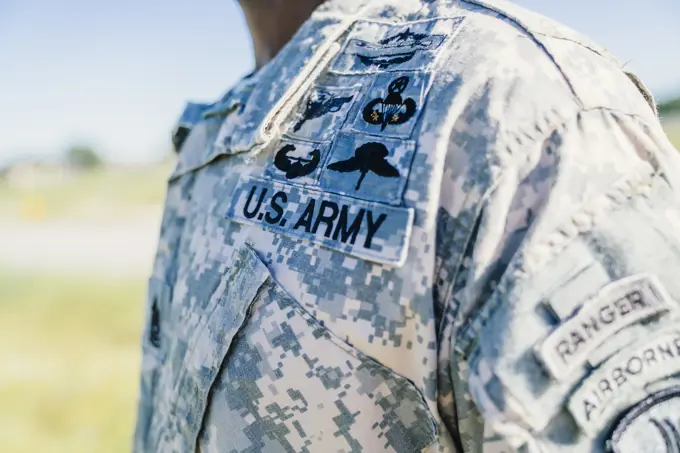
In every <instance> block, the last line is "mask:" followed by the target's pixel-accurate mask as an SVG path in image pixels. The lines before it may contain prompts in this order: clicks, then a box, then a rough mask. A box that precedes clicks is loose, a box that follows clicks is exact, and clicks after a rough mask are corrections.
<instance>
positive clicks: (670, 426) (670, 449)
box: [649, 418, 680, 453]
mask: <svg viewBox="0 0 680 453" xmlns="http://www.w3.org/2000/svg"><path fill="white" fill-rule="evenodd" d="M649 423H651V424H652V425H654V427H655V428H656V429H658V430H659V433H660V434H661V437H663V441H664V443H665V444H666V452H667V453H680V431H678V427H680V419H678V422H677V423H673V421H671V420H670V419H669V418H664V419H663V420H661V421H659V420H657V419H655V418H651V419H650V420H649Z"/></svg>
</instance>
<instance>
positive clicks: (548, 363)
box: [536, 274, 675, 380]
mask: <svg viewBox="0 0 680 453" xmlns="http://www.w3.org/2000/svg"><path fill="white" fill-rule="evenodd" d="M674 306H675V304H674V303H673V302H672V301H671V299H670V297H669V296H668V295H667V294H666V292H665V291H664V289H663V286H662V285H661V283H660V282H659V280H658V279H657V278H656V277H655V276H653V275H648V274H641V275H635V276H632V277H628V278H625V279H621V280H619V281H616V282H614V283H611V284H609V285H607V286H605V287H604V288H603V289H602V290H601V291H600V292H599V293H598V294H597V295H596V296H595V297H594V298H593V299H591V300H589V301H588V302H586V303H585V304H584V305H583V306H582V307H581V309H580V310H579V311H578V312H577V313H576V314H575V315H574V316H573V317H571V318H570V319H569V320H567V321H565V322H564V323H562V324H561V325H560V326H559V327H558V328H557V329H555V330H554V331H553V332H552V333H551V334H550V336H548V338H546V339H545V341H543V343H542V344H540V345H539V346H538V348H537V350H536V353H537V355H538V357H539V359H540V360H541V362H543V364H544V365H545V367H546V368H547V369H548V371H550V373H551V374H552V375H553V376H554V377H555V378H556V379H558V380H562V379H564V378H566V377H568V376H569V375H570V374H571V373H572V372H573V371H574V370H575V369H577V368H578V367H580V366H581V365H583V364H584V363H585V362H586V361H587V360H588V357H589V356H590V354H591V353H592V352H593V351H594V350H595V349H597V347H598V346H600V345H601V344H602V343H603V342H604V341H605V340H606V339H607V338H609V337H611V336H612V335H614V334H615V333H616V332H618V331H620V330H621V329H624V328H625V327H628V326H630V325H632V324H634V323H636V322H638V321H641V320H643V319H646V318H649V317H651V316H654V315H656V314H659V313H662V312H665V311H668V310H671V309H672V308H673V307H674Z"/></svg>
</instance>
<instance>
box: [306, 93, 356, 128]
mask: <svg viewBox="0 0 680 453" xmlns="http://www.w3.org/2000/svg"><path fill="white" fill-rule="evenodd" d="M352 99H353V97H352V96H344V97H337V96H334V95H333V94H331V93H329V92H328V91H324V90H319V91H316V92H315V93H314V94H313V95H312V96H310V97H309V99H308V100H307V105H306V106H305V111H304V113H303V114H302V118H300V120H299V121H298V122H297V123H296V124H295V126H294V127H293V131H295V132H297V131H299V130H300V128H301V127H302V125H303V124H305V122H307V121H309V120H313V119H315V118H320V117H322V116H323V115H325V114H327V113H333V112H337V111H338V110H340V109H341V108H342V106H343V105H345V104H346V103H348V102H350V101H351V100H352Z"/></svg>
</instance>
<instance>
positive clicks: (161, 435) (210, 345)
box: [146, 246, 436, 453]
mask: <svg viewBox="0 0 680 453" xmlns="http://www.w3.org/2000/svg"><path fill="white" fill-rule="evenodd" d="M231 264H232V267H231V268H230V270H229V271H228V272H227V273H226V276H225V277H224V278H223V281H222V282H221V283H220V286H219V287H218V289H217V290H216V294H215V295H213V297H211V302H210V304H211V305H212V306H209V307H207V308H208V309H207V310H205V311H204V313H206V314H205V315H203V316H202V319H200V320H198V321H197V322H196V323H195V324H194V325H193V327H192V329H191V330H192V331H193V333H192V334H191V336H190V337H189V339H188V341H187V347H186V348H185V349H184V350H182V348H174V349H175V350H174V351H171V352H170V354H169V356H168V358H167V360H166V362H168V365H166V366H167V367H169V368H168V371H170V368H173V367H175V366H174V365H172V363H173V362H175V363H179V364H181V365H180V369H178V370H177V374H176V375H177V378H176V379H171V380H172V381H174V383H173V384H172V385H166V386H165V390H164V391H163V392H162V393H163V396H162V398H161V399H162V400H163V401H161V402H160V403H159V404H158V405H157V408H156V409H157V414H158V415H157V418H159V420H160V419H161V418H162V420H161V421H158V422H156V421H155V422H154V423H153V424H152V425H155V426H156V427H152V431H155V432H156V434H155V435H152V437H155V438H156V439H157V440H155V441H152V445H151V446H152V448H148V449H147V450H146V451H164V452H165V451H173V452H175V451H176V452H193V451H195V450H196V447H197V446H198V450H199V451H201V452H203V453H207V452H230V453H232V452H255V451H257V452H280V451H304V452H323V453H329V452H360V451H361V452H365V451H385V452H403V453H415V452H419V451H421V450H422V449H423V448H425V447H426V446H428V445H429V444H431V443H432V442H434V440H435V438H436V424H435V421H434V419H433V418H432V416H431V414H430V412H429V410H428V407H427V405H426V403H425V401H424V398H423V396H422V394H421V393H420V392H419V391H418V389H417V388H416V387H415V386H414V385H413V384H412V383H411V382H410V381H408V380H407V379H405V378H403V377H401V376H399V375H397V374H395V373H394V372H392V371H391V370H390V369H388V368H386V367H384V366H382V365H381V364H379V363H377V362H376V361H374V360H373V359H371V358H369V357H366V356H364V355H363V354H361V353H360V352H359V351H357V350H356V349H354V348H353V347H352V346H351V345H349V344H347V343H346V342H344V341H342V340H340V339H339V338H337V337H336V336H334V335H333V334H332V333H331V332H329V331H328V330H327V329H326V328H325V327H324V326H323V324H322V323H320V322H319V321H317V320H315V319H314V318H313V317H312V316H311V315H310V314H308V313H307V312H306V311H305V310H304V309H303V308H302V306H300V305H299V304H298V303H297V302H296V301H294V300H293V299H292V298H291V297H290V296H288V295H287V294H286V293H285V292H284V291H283V290H282V289H281V288H280V287H279V286H278V285H277V284H276V283H275V281H274V280H273V278H272V277H271V276H270V274H269V271H268V270H267V267H266V266H265V265H264V264H263V263H262V262H261V261H260V259H259V258H258V256H257V255H256V253H255V252H254V251H253V250H252V249H250V247H248V246H244V247H241V248H240V249H238V250H237V251H236V252H235V255H234V257H233V258H232V263H231ZM171 374H172V373H171ZM162 407H166V408H167V410H165V411H164V412H165V413H164V414H159V413H158V408H162ZM153 445H156V447H155V448H153Z"/></svg>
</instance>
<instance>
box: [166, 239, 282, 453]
mask: <svg viewBox="0 0 680 453" xmlns="http://www.w3.org/2000/svg"><path fill="white" fill-rule="evenodd" d="M254 254H255V252H254V251H253V250H252V249H250V247H247V246H244V247H241V248H240V249H238V250H237V251H236V252H235V254H234V256H233V257H232V259H231V262H230V264H231V267H230V269H229V270H228V271H227V274H226V275H225V277H223V278H222V280H221V282H220V284H219V286H218V288H217V290H216V291H215V292H214V293H213V295H212V297H211V300H210V304H209V306H210V307H214V308H213V310H212V311H211V312H210V314H209V315H206V316H205V317H204V319H202V320H201V321H200V322H199V323H198V325H197V329H196V331H195V333H194V335H193V336H192V337H191V338H190V340H189V344H188V345H187V349H186V353H185V354H183V355H181V354H175V357H177V359H179V360H182V362H181V365H180V369H181V371H180V374H179V378H178V379H177V381H176V383H175V385H174V387H173V391H172V394H171V395H169V397H170V398H171V399H172V400H171V401H170V405H169V406H170V414H169V416H168V420H167V424H166V426H165V434H164V436H163V439H162V440H161V442H163V443H166V444H167V443H170V444H171V445H172V446H174V447H175V448H178V451H186V452H189V451H194V444H195V441H196V437H197V435H198V431H199V430H200V428H201V423H202V420H203V414H204V412H205V409H206V405H207V401H208V393H209V392H210V388H211V386H212V384H213V382H214V381H215V378H216V377H217V374H218V373H219V371H220V368H221V366H222V362H223V361H224V358H225V357H226V355H227V353H228V351H229V348H230V347H231V344H232V341H233V339H234V337H235V336H236V334H237V332H238V331H239V329H240V328H241V327H242V325H243V323H244V322H245V319H246V317H247V314H248V310H249V308H250V306H251V304H252V302H253V301H254V300H255V299H256V296H257V293H258V290H259V289H260V288H261V287H262V285H263V284H264V283H265V282H266V281H267V279H268V278H269V272H268V271H267V268H266V266H265V265H264V264H263V263H262V262H261V261H260V260H259V258H257V257H256V256H255V257H254V256H253V255H254ZM178 443H179V444H180V445H178Z"/></svg>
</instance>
